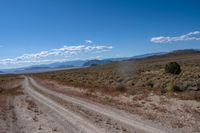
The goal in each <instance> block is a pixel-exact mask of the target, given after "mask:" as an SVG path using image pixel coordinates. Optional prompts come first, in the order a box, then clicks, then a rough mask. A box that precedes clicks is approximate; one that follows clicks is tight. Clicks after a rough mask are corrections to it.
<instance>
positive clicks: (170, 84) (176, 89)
mask: <svg viewBox="0 0 200 133" xmlns="http://www.w3.org/2000/svg"><path fill="white" fill-rule="evenodd" d="M167 90H168V91H181V89H180V87H178V86H177V85H174V84H173V83H172V82H169V83H168V85H167Z"/></svg>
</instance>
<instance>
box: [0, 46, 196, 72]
mask: <svg viewBox="0 0 200 133" xmlns="http://www.w3.org/2000/svg"><path fill="white" fill-rule="evenodd" d="M192 53H200V51H199V50H194V49H186V50H176V51H172V52H160V53H150V54H144V55H138V56H133V57H122V58H108V59H103V60H96V59H95V60H75V61H65V62H55V63H51V64H41V65H34V66H29V67H23V68H15V69H4V70H0V74H8V73H35V72H47V71H56V70H65V69H74V68H82V67H90V66H96V65H103V64H108V63H111V62H116V61H132V60H140V59H144V58H156V57H157V56H170V55H180V54H192Z"/></svg>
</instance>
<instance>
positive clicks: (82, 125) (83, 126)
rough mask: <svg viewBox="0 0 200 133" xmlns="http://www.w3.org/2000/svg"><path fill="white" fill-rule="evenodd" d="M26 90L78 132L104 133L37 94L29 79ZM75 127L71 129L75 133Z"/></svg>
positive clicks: (26, 82)
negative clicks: (29, 83)
mask: <svg viewBox="0 0 200 133" xmlns="http://www.w3.org/2000/svg"><path fill="white" fill-rule="evenodd" d="M24 88H25V89H26V92H27V93H28V94H29V95H30V96H31V97H32V98H34V99H35V100H37V101H38V102H40V103H42V104H43V105H45V106H47V107H49V109H51V110H52V111H54V112H55V113H57V114H59V115H60V116H62V117H63V118H64V119H65V120H66V121H68V122H69V123H71V124H72V125H73V126H74V127H75V129H76V132H80V133H103V132H104V131H103V130H101V129H98V128H97V127H95V126H94V125H92V124H91V123H88V122H87V121H85V120H84V119H82V118H81V117H79V116H77V115H76V114H74V113H73V112H70V111H69V110H67V109H65V108H63V107H62V106H61V105H59V104H57V103H56V102H54V101H52V100H51V99H49V98H47V97H45V96H43V95H41V94H40V93H38V92H36V91H35V90H33V89H32V88H31V87H30V86H29V85H28V79H27V78H26V79H25V81H24ZM74 127H73V129H69V131H70V130H73V131H72V132H75V131H74Z"/></svg>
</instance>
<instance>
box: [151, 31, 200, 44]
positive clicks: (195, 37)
mask: <svg viewBox="0 0 200 133" xmlns="http://www.w3.org/2000/svg"><path fill="white" fill-rule="evenodd" d="M199 35H200V31H194V32H190V33H188V34H185V35H181V36H175V37H168V36H166V37H165V36H160V37H153V38H151V40H150V41H151V42H154V43H170V42H177V41H189V40H195V41H199V40H200V36H199Z"/></svg>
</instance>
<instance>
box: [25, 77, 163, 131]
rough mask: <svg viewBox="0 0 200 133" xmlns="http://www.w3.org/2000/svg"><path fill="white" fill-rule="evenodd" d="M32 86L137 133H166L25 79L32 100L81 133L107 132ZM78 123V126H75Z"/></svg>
mask: <svg viewBox="0 0 200 133" xmlns="http://www.w3.org/2000/svg"><path fill="white" fill-rule="evenodd" d="M32 86H34V87H35V88H37V89H39V90H41V91H43V92H45V93H48V94H50V95H53V96H55V97H58V98H61V99H63V100H65V101H67V102H71V103H73V104H76V105H79V106H81V107H84V108H86V109H88V110H91V111H93V112H97V113H99V114H101V115H103V116H106V117H108V118H111V119H113V120H115V121H117V122H119V123H123V124H124V125H128V126H129V127H131V128H133V129H136V130H137V131H140V132H142V133H166V132H165V131H162V130H160V129H157V128H155V127H152V126H149V125H147V124H144V123H142V122H139V121H136V120H135V119H134V118H133V117H132V116H131V114H129V113H125V112H122V111H119V110H116V109H113V108H108V107H106V106H104V105H101V106H99V105H98V104H93V103H91V102H87V101H84V100H80V99H77V98H74V97H71V96H67V95H64V94H61V93H58V92H55V91H52V90H49V89H47V88H45V87H43V86H41V85H39V84H38V83H37V82H36V81H35V80H34V79H32V78H30V77H29V78H27V77H25V81H24V88H26V91H27V93H28V94H29V95H30V96H32V97H33V98H35V99H37V100H38V101H39V102H42V103H43V104H45V105H47V106H49V108H51V109H52V110H54V111H56V112H57V113H59V114H60V115H63V117H65V118H66V119H67V120H68V121H70V122H71V123H72V124H75V125H77V126H79V127H78V128H80V129H81V130H82V131H84V132H87V133H90V132H93V133H95V132H101V133H103V132H105V131H106V132H108V131H107V130H104V129H102V128H98V127H96V126H95V125H93V124H91V123H89V122H86V121H85V120H84V119H83V118H81V117H80V116H78V115H76V114H75V113H73V112H71V111H69V110H67V109H66V108H64V107H62V106H61V105H59V104H57V103H56V102H54V101H53V100H51V99H50V98H47V97H46V96H44V95H42V94H40V93H39V92H38V91H35V90H34V89H33V88H32ZM77 123H78V124H77Z"/></svg>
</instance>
